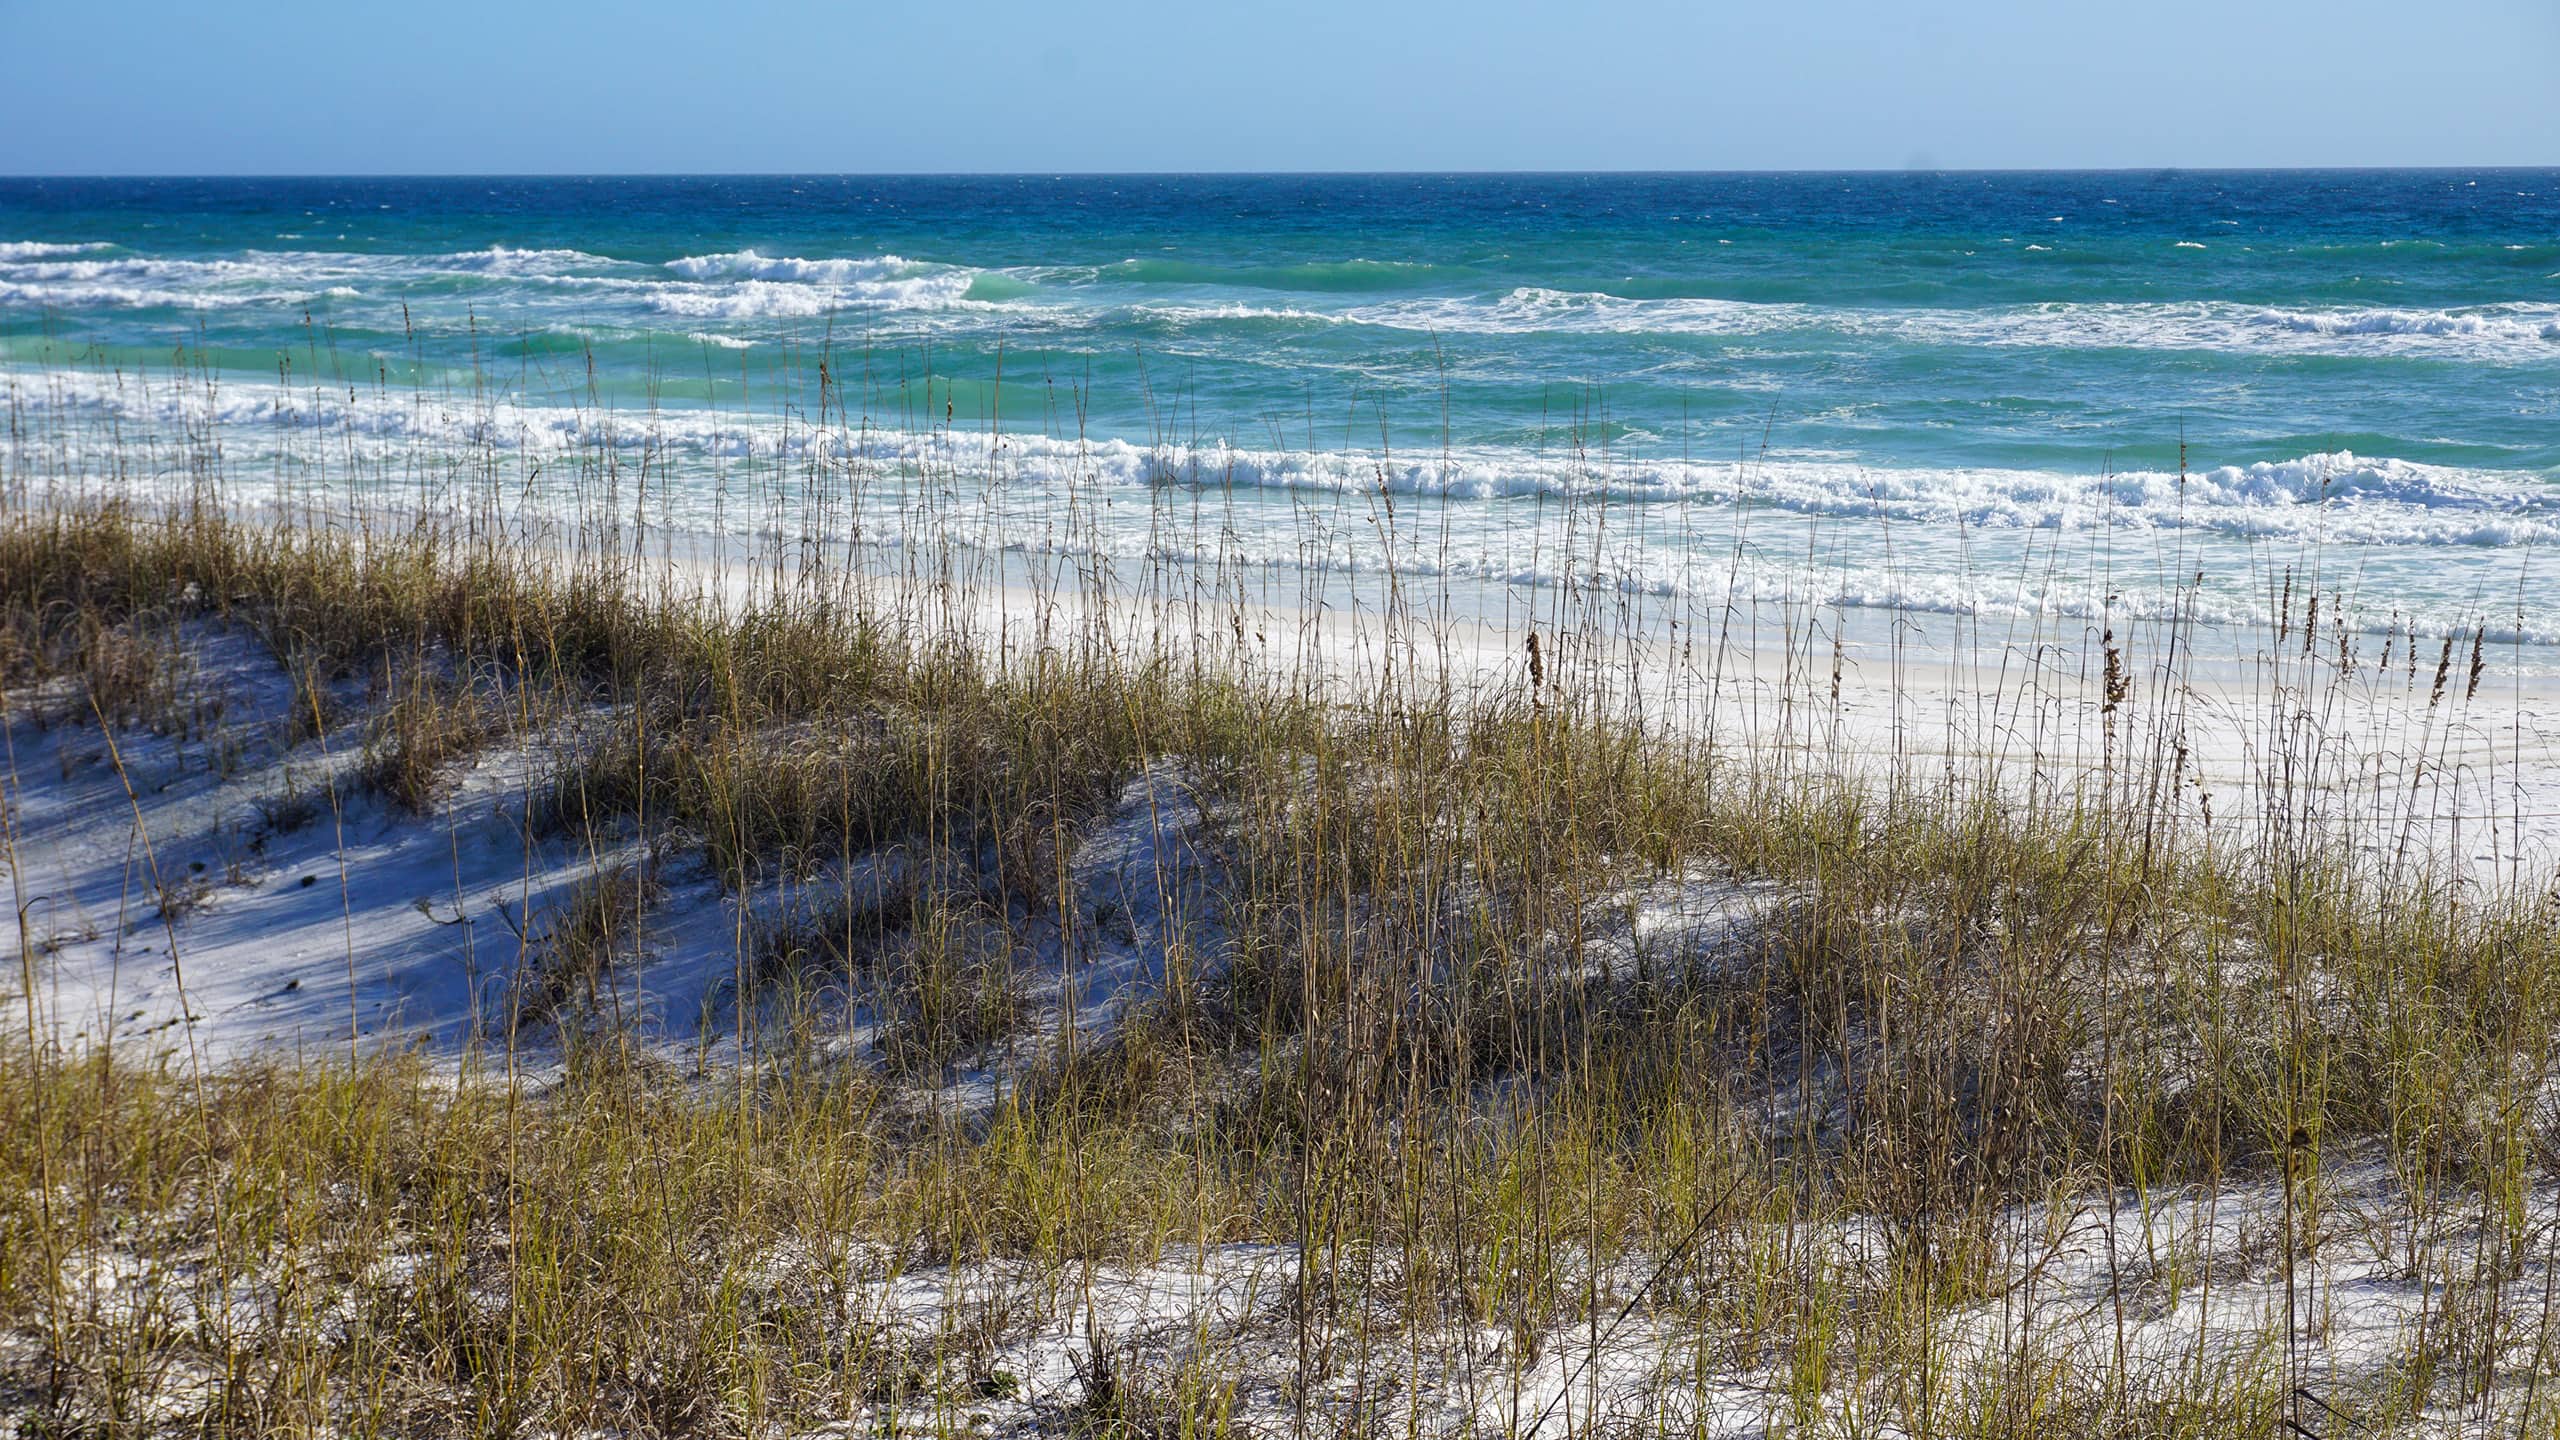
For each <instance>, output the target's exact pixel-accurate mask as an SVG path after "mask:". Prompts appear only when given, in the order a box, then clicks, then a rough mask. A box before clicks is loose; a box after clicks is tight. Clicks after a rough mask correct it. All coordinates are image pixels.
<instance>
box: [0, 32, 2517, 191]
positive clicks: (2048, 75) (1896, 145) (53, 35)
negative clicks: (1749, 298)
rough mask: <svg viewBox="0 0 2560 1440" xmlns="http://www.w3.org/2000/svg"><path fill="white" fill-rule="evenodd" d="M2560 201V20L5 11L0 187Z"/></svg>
mask: <svg viewBox="0 0 2560 1440" xmlns="http://www.w3.org/2000/svg"><path fill="white" fill-rule="evenodd" d="M2429 164H2436V165H2488V164H2510V165H2534V164H2541V165H2551V164H2560V0H2415V3H2412V0H2132V3H2113V4H2111V3H2103V0H1974V3H1969V4H1946V3H1931V0H1745V3H1739V4H1729V3H1721V0H1693V3H1680V0H1588V3H1581V4H1567V3H1546V0H1283V3H1277V4H1263V5H1250V4H1238V3H1232V0H1085V3H1081V4H1077V3H1057V0H1049V3H1025V0H978V3H972V4H962V5H950V4H925V3H915V0H909V3H879V4H863V5H835V4H829V3H826V0H792V3H787V4H785V3H765V0H742V3H728V4H724V3H721V0H684V3H675V0H624V3H620V4H610V5H608V4H601V3H592V4H581V5H570V4H564V3H557V0H506V3H492V0H407V3H397V0H395V3H373V0H329V3H325V4H321V3H311V0H262V3H258V4H253V5H225V4H219V3H207V0H184V3H173V0H132V3H122V4H117V3H105V0H0V173H8V174H35V173H53V174H63V173H71V174H100V173H103V174H202V173H221V174H251V173H279V172H299V173H360V172H390V173H402V172H408V173H415V172H445V173H451V172H465V173H489V172H608V171H661V172H665V171H722V170H726V171H864V172H882V171H952V170H997V171H1045V170H1407V169H1459V170H1473V169H1533V170H1534V169H1558V170H1594V169H1762V168H1770V169H1788V168H1830V167H1840V168H1896V167H1902V166H1907V165H1920V166H1939V167H1947V168H1969V167H2011V166H2054V167H2071V166H2162V165H2178V166H2215V165H2234V166H2238V165H2429Z"/></svg>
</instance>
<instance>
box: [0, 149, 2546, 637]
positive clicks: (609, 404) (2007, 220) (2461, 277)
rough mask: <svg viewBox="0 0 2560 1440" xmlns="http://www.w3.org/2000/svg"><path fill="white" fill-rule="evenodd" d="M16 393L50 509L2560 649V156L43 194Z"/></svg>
mask: <svg viewBox="0 0 2560 1440" xmlns="http://www.w3.org/2000/svg"><path fill="white" fill-rule="evenodd" d="M821 364H823V365H825V366H826V367H827V381H826V387H825V388H824V389H822V388H821V387H820V386H819V384H818V382H817V381H816V380H815V379H814V376H815V374H816V371H817V368H818V366H819V365H821ZM0 376H5V379H0V384H5V385H6V387H7V395H6V398H7V399H8V402H9V404H10V406H11V408H12V412H13V414H14V415H15V416H16V417H17V421H16V423H15V424H14V425H13V428H12V431H11V441H10V443H11V444H12V446H13V447H15V448H16V449H17V450H18V452H19V455H18V464H19V468H20V470H21V472H22V473H23V472H25V471H27V470H29V469H30V468H40V465H41V464H61V463H63V462H64V457H65V456H69V455H73V454H74V453H75V452H79V451H80V450H81V448H82V447H83V446H84V445H90V444H94V443H96V439H95V437H97V436H98V435H100V434H103V433H107V432H108V431H109V430H112V431H113V432H114V433H115V434H117V435H118V436H120V437H121V438H122V439H123V440H124V441H125V442H127V443H131V442H132V441H133V440H134V438H135V437H136V436H140V435H148V434H150V433H152V427H154V426H165V427H172V428H174V427H177V426H180V425H184V424H195V423H200V422H201V421H202V420H203V419H205V418H207V417H213V418H218V419H219V420H221V421H222V422H223V424H224V428H225V432H226V440H225V444H224V455H225V460H224V464H225V465H226V467H228V469H229V471H230V473H231V477H232V479H233V481H234V483H236V484H240V485H244V486H251V487H254V486H255V485H256V484H258V483H261V481H262V479H263V480H265V481H268V482H271V483H274V484H277V485H289V484H290V483H293V479H294V476H295V475H296V474H299V475H301V476H302V479H303V483H310V477H311V475H313V474H315V473H318V474H322V475H324V476H325V475H327V474H329V473H332V472H330V470H329V468H328V466H329V464H331V463H338V462H337V460H329V459H327V457H338V459H340V460H342V459H344V457H347V456H357V457H363V456H372V457H374V459H375V461H376V462H377V463H375V464H374V465H373V466H372V468H371V469H370V470H368V469H366V467H365V464H364V463H363V462H362V460H361V459H360V458H359V459H358V460H355V461H348V462H346V474H347V475H349V476H351V477H356V478H361V477H362V476H364V475H367V474H371V475H373V476H375V477H377V479H378V480H379V479H380V477H386V476H393V475H404V476H416V475H418V474H420V473H423V472H424V470H428V469H432V468H433V467H432V466H426V467H423V468H422V467H421V465H420V464H419V463H418V457H419V455H420V454H422V453H432V452H433V451H435V450H436V449H437V448H438V447H468V446H481V447H486V448H494V449H495V450H498V451H506V452H519V453H520V455H521V458H522V463H521V465H519V466H518V470H519V472H520V473H529V472H531V471H534V470H536V469H538V468H539V467H540V465H541V463H542V457H543V456H545V455H549V454H555V453H577V452H581V451H583V452H585V453H590V454H592V453H596V452H597V451H599V450H609V451H610V452H611V453H615V454H624V453H633V454H645V455H646V457H647V459H648V465H649V466H650V467H651V475H652V479H653V482H654V483H655V484H656V485H658V487H659V491H658V495H659V503H660V505H661V507H662V517H661V518H665V519H668V520H670V521H671V522H673V523H679V524H684V525H691V526H697V527H701V528H705V529H713V530H718V529H729V528H740V527H747V528H752V527H753V526H755V525H769V524H770V523H771V519H770V516H766V517H764V518H761V519H757V518H754V517H753V516H752V515H751V513H750V512H751V511H752V510H753V507H752V506H749V505H747V504H746V503H745V502H744V501H742V500H741V499H740V498H739V492H740V491H741V489H743V488H754V486H752V485H749V484H748V483H747V482H746V481H742V480H741V478H740V477H741V476H742V475H752V474H754V473H756V471H755V467H756V466H757V465H758V464H760V463H763V462H766V461H770V462H774V463H773V464H772V466H771V474H772V476H774V477H781V478H779V479H771V478H769V480H768V481H766V482H756V483H757V484H761V485H763V486H764V488H765V491H766V493H768V495H769V492H770V489H771V486H772V485H775V484H785V483H792V482H790V479H789V477H790V476H791V475H792V474H795V473H797V474H799V475H800V480H799V481H798V482H797V483H804V484H808V485H813V486H815V485H826V484H834V483H838V482H839V481H841V482H842V483H844V484H846V485H848V486H859V485H863V484H868V483H870V482H868V481H862V480H860V479H859V477H861V476H873V477H887V478H886V479H882V480H881V481H880V483H881V484H883V485H886V484H888V483H889V482H890V481H893V480H896V479H898V478H899V477H902V476H911V477H927V476H934V475H941V476H969V477H974V482H973V483H975V484H977V485H978V486H979V487H980V488H979V490H978V491H976V492H974V493H975V494H976V496H977V498H976V500H975V501H973V503H972V504H971V505H970V506H964V507H960V508H962V509H964V510H966V511H967V513H968V514H969V515H970V516H971V517H972V518H971V519H970V521H969V523H970V524H971V525H973V526H975V527H976V528H975V529H973V530H972V531H970V532H969V538H971V539H973V540H974V541H975V542H977V543H983V544H986V545H988V546H991V547H996V548H1000V549H1005V550H1012V551H1031V552H1038V551H1042V550H1044V549H1050V550H1054V549H1060V548H1072V547H1078V546H1081V547H1087V548H1090V549H1093V550H1098V551H1101V552H1104V553H1108V554H1112V555H1115V556H1139V555H1151V556H1155V557H1157V558H1163V557H1165V556H1167V555H1172V556H1174V557H1175V558H1177V559H1179V558H1181V557H1183V556H1198V555H1205V554H1207V553H1209V552H1210V551H1211V550H1215V551H1216V553H1217V554H1219V555H1220V556H1222V557H1227V558H1230V559H1233V558H1241V559H1244V560H1247V561H1251V562H1254V563H1267V564H1273V565H1279V564H1288V563H1298V562H1302V561H1304V560H1305V559H1306V558H1307V557H1308V556H1309V555H1310V554H1311V553H1321V554H1322V555H1323V557H1324V558H1325V560H1326V563H1332V564H1341V565H1346V566H1351V567H1355V568H1356V567H1359V566H1361V565H1364V564H1372V565H1373V564H1376V563H1378V562H1379V561H1380V560H1381V559H1382V558H1384V556H1385V555H1388V554H1392V555H1394V556H1395V557H1396V558H1397V559H1398V560H1399V561H1400V563H1402V564H1404V565H1406V566H1409V567H1411V568H1412V572H1415V573H1434V572H1436V573H1438V574H1440V575H1443V576H1446V577H1450V578H1451V579H1453V580H1464V581H1468V582H1471V583H1477V584H1482V585H1487V586H1495V587H1502V588H1506V589H1513V590H1522V589H1525V590H1529V591H1535V590H1537V589H1539V588H1540V587H1552V586H1558V585H1568V584H1572V585H1593V586H1599V587H1603V588H1608V587H1617V588H1621V589H1624V590H1627V591H1630V592H1636V593H1643V594H1653V595H1680V596H1692V597H1699V599H1700V602H1701V603H1713V602H1714V601H1715V599H1716V598H1717V597H1719V596H1730V595H1734V594H1737V593H1740V592H1744V591H1748V592H1749V593H1750V594H1752V595H1754V596H1774V595H1786V596H1790V597H1794V598H1796V599H1801V600H1809V601H1811V602H1813V603H1817V604H1822V605H1830V606H1837V607H1843V608H1848V607H1856V608H1860V609H1868V610H1900V609H1908V610H1913V611H1919V612H1927V613H1933V614H1947V613H1952V614H1960V615H1989V616H2001V615H2009V616H2016V615H2021V614H2037V613H2060V614H2065V615H2079V616H2094V615H2100V614H2106V615H2113V614H2116V613H2118V612H2123V613H2127V614H2132V615H2145V614H2148V615H2153V616H2158V615H2161V614H2165V613H2167V612H2168V611H2169V610H2171V609H2173V608H2175V607H2177V606H2179V605H2181V604H2186V605H2189V606H2191V607H2194V609H2195V610H2196V613H2197V614H2198V616H2199V618H2202V619H2208V620H2215V621H2223V622H2229V623H2235V624H2258V623H2265V622H2269V621H2271V620H2273V619H2274V617H2275V616H2276V615H2277V613H2278V612H2280V611H2282V610H2284V609H2286V608H2287V607H2289V606H2292V605H2297V604H2299V603H2300V595H2301V594H2302V593H2304V592H2305V591H2309V590H2314V589H2322V590H2325V591H2327V592H2330V593H2332V594H2334V596H2335V604H2336V605H2337V606H2338V607H2340V608H2338V609H2336V610H2333V611H2332V612H2331V613H2332V614H2333V615H2335V614H2344V615H2347V616H2350V617H2352V620H2353V623H2354V625H2355V626H2357V627H2359V628H2361V629H2364V630H2366V631H2368V632H2373V633H2380V632H2384V631H2393V632H2397V631H2400V630H2403V629H2406V628H2409V627H2412V626H2414V627H2415V628H2417V629H2418V630H2420V631H2422V632H2425V633H2429V634H2433V633H2435V632H2438V631H2441V632H2444V633H2453V632H2455V631H2458V630H2462V629H2466V628H2477V629H2479V630H2482V631H2485V632H2486V634H2487V635H2488V636H2489V637H2491V638H2492V639H2494V640H2497V641H2499V642H2500V643H2502V644H2511V645H2512V646H2513V647H2514V649H2515V653H2516V654H2517V655H2519V656H2525V657H2527V658H2526V659H2525V660H2524V661H2523V662H2522V663H2526V664H2528V665H2529V666H2533V667H2535V668H2543V667H2547V666H2548V664H2549V659H2548V657H2547V656H2542V655H2540V652H2541V651H2542V649H2543V647H2548V646H2550V645H2553V644H2555V643H2560V604H2556V603H2554V602H2560V580H2556V579H2555V578H2554V576H2555V573H2560V572H2555V569H2554V564H2553V562H2552V561H2551V560H2549V559H2547V558H2543V557H2539V556H2538V552H2539V551H2540V550H2542V549H2547V548H2548V544H2549V542H2550V541H2552V540H2553V539H2555V538H2560V170H2534V171H2522V170H2496V171H2450V170H2447V171H2320V172H2264V173H2199V172H2170V173H2130V172H2108V173H1999V174H1922V173H1915V174H1747V175H1744V174H1737V175H1593V176H1567V175H1555V176H1542V175H1381V176H1336V175H1326V176H1286V175H1268V176H1143V177H1140V176H1126V177H1110V176H1069V177H1038V176H1005V177H878V178H871V177H793V176H772V177H695V178H681V177H668V178H419V179H318V178H314V179H183V180H181V179H168V180H104V179H101V180H60V179H42V180H35V179H19V180H0ZM182 382H183V383H182ZM262 437H263V438H262ZM297 446H299V447H301V449H300V450H299V451H297V448H296V447H297ZM47 447H49V448H47ZM37 450H44V451H45V453H46V454H47V455H49V456H50V457H51V458H50V459H48V460H43V461H41V462H39V461H37V460H33V459H30V458H29V456H30V455H31V454H32V453H33V452H35V451H37ZM297 454H299V455H301V457H302V458H301V459H299V460H297V459H296V458H295V457H296V456H297ZM313 456H320V457H323V461H315V460H314V459H313V458H312V457H313ZM394 456H397V457H399V458H398V459H397V460H396V461H395V460H394V459H393V458H391V457H394ZM810 456H816V457H824V458H826V459H828V460H829V462H830V465H831V466H833V462H837V461H841V462H843V463H842V464H841V465H840V466H833V468H829V467H818V466H813V467H809V468H807V469H806V470H805V471H802V472H794V471H792V470H791V468H790V462H791V461H792V460H793V458H794V457H810ZM760 457H761V458H760ZM324 461H325V463H323V462H324ZM297 466H298V467H299V469H298V470H297ZM315 466H316V467H317V468H316V469H315ZM848 477H852V478H848ZM349 483H351V484H352V483H355V480H354V479H351V480H350V481H349ZM384 483H388V482H384ZM1169 490H1170V491H1173V492H1175V493H1183V494H1189V495H1192V496H1193V497H1194V499H1195V505H1194V508H1195V510H1196V509H1197V497H1198V496H1200V495H1203V494H1208V495H1214V496H1215V497H1216V505H1215V515H1216V518H1215V520H1214V523H1213V524H1209V525H1207V526H1206V528H1205V529H1204V528H1203V525H1202V524H1201V523H1200V522H1197V521H1196V520H1195V522H1194V523H1193V525H1192V528H1191V529H1190V530H1188V531H1185V532H1182V533H1179V534H1169V533H1168V531H1167V528H1166V526H1165V524H1164V523H1163V510H1164V506H1163V505H1162V504H1160V503H1156V501H1155V500H1154V499H1152V498H1151V497H1157V496H1161V495H1162V494H1164V493H1166V492H1168V491H1169ZM419 493H420V494H421V495H422V496H423V495H424V494H425V493H426V492H425V491H423V490H421V491H420V492H419ZM522 493H523V494H524V495H526V496H528V497H532V496H538V495H539V494H540V493H544V492H541V491H540V489H539V487H538V486H535V485H533V484H531V483H527V484H526V485H525V486H523V488H522ZM880 493H882V494H886V493H887V492H886V491H885V490H883V491H881V492H880ZM1077 495H1081V496H1082V497H1083V503H1082V505H1081V508H1080V509H1078V510H1077V512H1076V514H1069V513H1068V512H1069V509H1070V508H1071V507H1070V501H1071V499H1072V497H1074V496H1077ZM562 503H566V502H565V501H564V502H562ZM904 504H905V502H904V501H902V500H899V501H893V500H880V501H878V502H877V503H872V502H870V501H866V500H861V499H857V500H855V501H852V502H849V503H848V504H846V505H845V506H843V507H842V508H841V509H838V510H824V509H823V508H821V509H819V510H812V509H810V508H809V507H807V506H803V507H802V508H801V510H800V512H799V513H803V514H809V513H824V514H833V515H837V516H838V517H839V518H840V520H841V523H842V524H844V525H845V526H847V527H849V528H854V527H858V528H859V530H860V533H861V534H862V536H863V537H864V538H867V539H871V540H877V541H882V542H885V543H895V542H896V541H897V540H898V539H899V538H900V537H899V535H898V526H899V523H900V521H899V516H900V515H901V514H902V513H905V512H904V511H903V509H902V506H903V505H904ZM1079 515H1080V516H1081V518H1078V516H1079ZM1311 517H1314V520H1313V522H1311ZM1577 517H1578V518H1577ZM1595 518H1596V519H1597V520H1598V521H1599V522H1601V523H1592V522H1593V521H1594V519H1595ZM1311 523H1318V524H1320V528H1322V530H1323V538H1322V540H1321V541H1320V542H1318V544H1317V546H1316V549H1315V551H1312V552H1311V549H1310V541H1309V538H1308V536H1309V528H1308V527H1309V525H1310V524H1311ZM1210 532H1214V533H1210ZM2182 597H2183V598H2182ZM2536 657H2538V658H2536Z"/></svg>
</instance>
